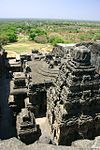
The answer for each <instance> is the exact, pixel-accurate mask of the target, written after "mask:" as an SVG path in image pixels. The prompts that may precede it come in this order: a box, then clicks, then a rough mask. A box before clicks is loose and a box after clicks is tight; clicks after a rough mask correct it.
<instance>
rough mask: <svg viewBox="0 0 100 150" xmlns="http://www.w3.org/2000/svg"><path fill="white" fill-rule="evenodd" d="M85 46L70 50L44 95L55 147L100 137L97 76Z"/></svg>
mask: <svg viewBox="0 0 100 150" xmlns="http://www.w3.org/2000/svg"><path fill="white" fill-rule="evenodd" d="M90 59H91V52H90V50H89V49H88V48H87V47H85V46H78V47H76V48H75V49H73V52H72V53H71V57H70V58H69V59H68V60H66V62H64V63H63V64H62V65H61V67H60V69H59V74H58V77H57V79H56V81H55V83H54V85H53V86H52V87H50V89H49V90H48V92H47V117H48V121H49V125H50V128H51V133H52V135H51V138H52V141H53V143H54V144H57V145H71V143H72V141H75V140H78V139H94V137H95V136H97V135H100V75H99V74H98V73H97V72H96V70H95V67H94V66H93V65H91V61H90Z"/></svg>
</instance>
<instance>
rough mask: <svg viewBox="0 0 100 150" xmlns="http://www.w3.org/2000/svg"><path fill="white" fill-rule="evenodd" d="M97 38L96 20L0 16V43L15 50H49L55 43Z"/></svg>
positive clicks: (99, 31) (99, 33)
mask: <svg viewBox="0 0 100 150" xmlns="http://www.w3.org/2000/svg"><path fill="white" fill-rule="evenodd" d="M98 40H99V41H100V22H89V21H88V22H87V21H68V20H34V19H23V20H21V19H20V20H17V19H15V20H13V19H11V20H10V19H8V20H2V19H1V20H0V44H1V45H3V47H4V48H5V49H7V50H10V51H15V52H17V53H23V52H31V50H32V49H38V50H41V51H51V50H52V47H53V46H54V45H55V44H57V43H79V42H83V41H89V42H95V41H98Z"/></svg>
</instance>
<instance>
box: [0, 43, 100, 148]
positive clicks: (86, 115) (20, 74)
mask: <svg viewBox="0 0 100 150" xmlns="http://www.w3.org/2000/svg"><path fill="white" fill-rule="evenodd" d="M99 52H100V45H97V44H95V43H79V44H70V45H67V44H66V45H63V44H58V45H56V46H55V47H54V48H53V50H52V52H50V53H48V54H46V53H40V52H39V51H38V50H34V49H33V50H32V53H31V54H22V55H20V57H19V58H7V52H6V51H5V50H3V49H1V50H0V150H3V149H4V150H5V149H11V147H12V148H13V149H16V150H20V149H21V150H23V149H27V150H38V149H44V150H45V149H46V150H47V149H48V150H49V149H50V150H51V149H54V150H57V149H59V150H67V149H68V150H69V149H70V150H71V149H75V150H76V149H78V148H89V149H90V148H100V144H99V143H100V102H99V101H100V53H99ZM58 145H60V146H58ZM61 145H67V146H61ZM69 145H70V146H69Z"/></svg>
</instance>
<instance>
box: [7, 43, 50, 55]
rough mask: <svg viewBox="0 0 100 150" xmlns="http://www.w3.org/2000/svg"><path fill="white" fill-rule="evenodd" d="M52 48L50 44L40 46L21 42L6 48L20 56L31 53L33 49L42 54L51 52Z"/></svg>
mask: <svg viewBox="0 0 100 150" xmlns="http://www.w3.org/2000/svg"><path fill="white" fill-rule="evenodd" d="M52 48H53V47H52V45H50V44H38V43H35V42H32V41H19V42H16V43H12V44H8V45H6V46H4V49H6V50H7V51H14V52H16V53H18V54H20V53H30V52H31V50H32V49H38V50H39V51H40V52H50V51H51V50H52Z"/></svg>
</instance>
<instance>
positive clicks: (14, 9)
mask: <svg viewBox="0 0 100 150" xmlns="http://www.w3.org/2000/svg"><path fill="white" fill-rule="evenodd" d="M0 18H50V19H75V20H94V21H100V0H0Z"/></svg>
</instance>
